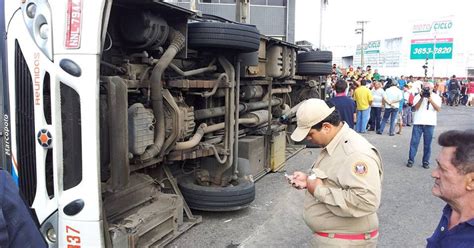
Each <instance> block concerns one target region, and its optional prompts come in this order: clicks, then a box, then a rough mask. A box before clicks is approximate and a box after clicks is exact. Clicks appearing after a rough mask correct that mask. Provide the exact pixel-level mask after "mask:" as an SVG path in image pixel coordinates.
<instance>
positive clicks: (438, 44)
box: [410, 38, 453, 59]
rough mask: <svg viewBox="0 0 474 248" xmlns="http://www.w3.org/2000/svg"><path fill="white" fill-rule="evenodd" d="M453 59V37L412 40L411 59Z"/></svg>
mask: <svg viewBox="0 0 474 248" xmlns="http://www.w3.org/2000/svg"><path fill="white" fill-rule="evenodd" d="M433 55H434V56H435V57H434V58H435V59H452V58H453V38H443V39H438V38H436V40H435V39H414V40H411V48H410V59H433Z"/></svg>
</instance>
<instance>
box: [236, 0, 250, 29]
mask: <svg viewBox="0 0 474 248" xmlns="http://www.w3.org/2000/svg"><path fill="white" fill-rule="evenodd" d="M249 12H250V6H249V0H237V1H236V6H235V20H236V21H237V22H240V23H247V24H249V23H250V20H249V16H250V14H249Z"/></svg>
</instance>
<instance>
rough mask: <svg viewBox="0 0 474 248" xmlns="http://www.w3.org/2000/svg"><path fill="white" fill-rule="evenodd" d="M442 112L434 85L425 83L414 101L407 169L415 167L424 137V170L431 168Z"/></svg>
mask: <svg viewBox="0 0 474 248" xmlns="http://www.w3.org/2000/svg"><path fill="white" fill-rule="evenodd" d="M440 110H441V98H440V97H439V96H438V95H437V94H435V93H434V92H433V85H431V84H430V83H424V84H423V88H422V90H421V92H420V94H418V95H416V96H415V99H414V100H413V111H414V112H413V131H412V133H411V140H410V152H409V154H408V163H407V167H412V166H413V163H414V160H415V156H416V152H417V150H418V144H419V143H420V139H421V136H422V135H423V161H422V162H423V168H425V169H428V168H430V166H429V164H430V156H431V141H432V139H433V133H434V128H435V126H436V123H437V115H438V112H439V111H440Z"/></svg>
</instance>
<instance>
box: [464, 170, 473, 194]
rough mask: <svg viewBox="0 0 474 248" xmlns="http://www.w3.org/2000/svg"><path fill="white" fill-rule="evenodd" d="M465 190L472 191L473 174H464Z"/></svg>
mask: <svg viewBox="0 0 474 248" xmlns="http://www.w3.org/2000/svg"><path fill="white" fill-rule="evenodd" d="M466 189H467V190H468V191H474V172H471V173H467V174H466Z"/></svg>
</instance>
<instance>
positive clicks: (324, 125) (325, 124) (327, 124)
mask: <svg viewBox="0 0 474 248" xmlns="http://www.w3.org/2000/svg"><path fill="white" fill-rule="evenodd" d="M331 127H332V126H331V124H329V123H328V122H324V123H323V130H324V132H325V133H329V130H331Z"/></svg>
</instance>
